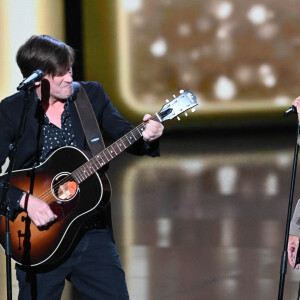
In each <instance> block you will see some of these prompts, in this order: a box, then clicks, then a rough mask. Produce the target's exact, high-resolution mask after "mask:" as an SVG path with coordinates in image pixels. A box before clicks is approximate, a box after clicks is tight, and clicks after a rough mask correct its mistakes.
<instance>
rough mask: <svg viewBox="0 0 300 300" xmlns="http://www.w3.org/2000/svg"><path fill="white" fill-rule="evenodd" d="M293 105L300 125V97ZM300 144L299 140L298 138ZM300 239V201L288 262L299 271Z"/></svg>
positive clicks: (296, 212) (291, 235)
mask: <svg viewBox="0 0 300 300" xmlns="http://www.w3.org/2000/svg"><path fill="white" fill-rule="evenodd" d="M292 105H293V106H295V107H296V109H297V113H298V122H299V124H300V96H299V97H297V98H296V99H295V100H294V101H293V102H292ZM298 144H299V138H298ZM299 237H300V200H298V203H297V205H296V207H295V210H294V214H293V217H292V220H291V224H290V235H289V241H288V249H287V250H288V261H289V263H290V265H291V266H292V267H293V268H296V269H299V267H300V265H299V264H296V260H297V252H298V247H299ZM295 264H296V265H295Z"/></svg>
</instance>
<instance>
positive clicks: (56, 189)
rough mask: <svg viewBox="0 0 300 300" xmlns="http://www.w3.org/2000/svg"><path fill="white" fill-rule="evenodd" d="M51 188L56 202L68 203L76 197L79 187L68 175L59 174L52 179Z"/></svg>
mask: <svg viewBox="0 0 300 300" xmlns="http://www.w3.org/2000/svg"><path fill="white" fill-rule="evenodd" d="M51 188H52V193H53V195H54V197H55V198H56V199H57V200H59V201H70V200H72V199H73V198H74V197H75V196H76V194H77V191H78V189H79V186H78V184H77V183H76V182H75V180H74V179H73V178H72V176H70V174H69V173H60V174H58V175H56V176H55V177H54V179H53V181H52V186H51Z"/></svg>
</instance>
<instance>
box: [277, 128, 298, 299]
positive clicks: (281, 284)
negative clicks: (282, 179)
mask: <svg viewBox="0 0 300 300" xmlns="http://www.w3.org/2000/svg"><path fill="white" fill-rule="evenodd" d="M299 134H300V124H298V130H297V139H296V146H295V152H294V161H293V170H292V178H291V186H290V195H289V205H288V212H287V220H286V228H285V237H284V249H283V252H282V256H281V265H280V280H279V289H278V300H282V299H283V291H284V282H285V275H286V270H287V259H288V253H287V248H288V241H289V231H290V224H291V217H292V209H293V197H294V190H295V180H296V174H297V162H298V152H299V145H298V143H297V140H298V136H299Z"/></svg>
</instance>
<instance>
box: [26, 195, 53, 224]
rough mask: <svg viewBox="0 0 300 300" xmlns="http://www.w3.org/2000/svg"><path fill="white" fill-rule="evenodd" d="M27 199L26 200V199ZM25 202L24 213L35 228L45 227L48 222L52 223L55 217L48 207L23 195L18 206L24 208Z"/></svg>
mask: <svg viewBox="0 0 300 300" xmlns="http://www.w3.org/2000/svg"><path fill="white" fill-rule="evenodd" d="M26 197H28V200H27V199H26ZM26 201H27V207H26V211H27V213H28V216H29V218H30V219H31V220H32V221H33V223H34V224H35V225H36V226H45V225H47V224H48V223H50V222H53V221H54V220H55V219H56V218H57V216H56V215H55V214H54V213H53V211H52V210H51V208H50V206H49V205H48V204H47V203H46V202H45V201H43V200H41V199H39V198H37V197H35V196H33V195H30V194H24V195H23V197H22V198H21V201H20V206H21V207H22V208H25V202H26Z"/></svg>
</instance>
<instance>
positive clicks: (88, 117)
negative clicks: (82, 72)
mask: <svg viewBox="0 0 300 300" xmlns="http://www.w3.org/2000/svg"><path fill="white" fill-rule="evenodd" d="M73 89H74V95H76V96H75V97H76V98H75V99H76V101H74V103H75V106H76V109H77V112H78V115H79V119H80V122H81V125H82V128H83V131H84V134H85V137H86V140H87V143H88V145H89V147H90V150H91V152H92V155H93V156H95V155H96V154H98V153H99V152H101V151H102V150H104V148H105V145H104V141H103V138H102V134H101V131H100V128H99V124H98V122H97V119H96V116H95V114H94V111H93V108H92V105H91V102H90V100H89V97H88V95H87V93H86V91H85V90H84V88H83V86H82V85H81V84H80V83H79V82H73Z"/></svg>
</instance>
